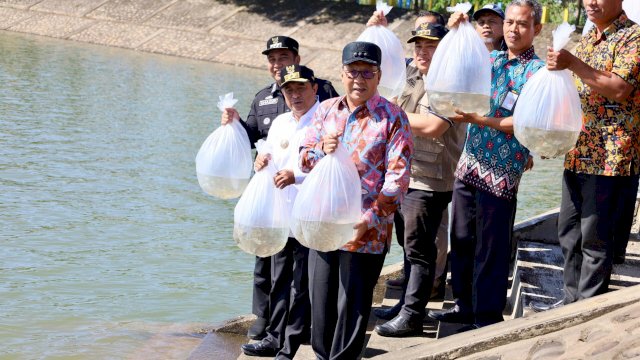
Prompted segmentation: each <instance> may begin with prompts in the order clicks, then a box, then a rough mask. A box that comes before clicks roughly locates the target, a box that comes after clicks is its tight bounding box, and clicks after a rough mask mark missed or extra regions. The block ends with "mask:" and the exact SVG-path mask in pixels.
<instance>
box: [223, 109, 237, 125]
mask: <svg viewBox="0 0 640 360" xmlns="http://www.w3.org/2000/svg"><path fill="white" fill-rule="evenodd" d="M234 120H240V114H238V111H237V110H236V109H234V108H226V109H224V111H223V112H222V117H221V118H220V124H222V125H227V124H229V123H231V122H232V121H234Z"/></svg>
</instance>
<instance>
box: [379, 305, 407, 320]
mask: <svg viewBox="0 0 640 360" xmlns="http://www.w3.org/2000/svg"><path fill="white" fill-rule="evenodd" d="M402 305H403V302H398V303H397V304H395V305H393V306H392V307H390V308H386V309H383V308H377V309H373V313H374V314H375V315H376V317H377V318H378V319H382V320H391V319H393V318H395V317H396V316H398V314H400V309H402Z"/></svg>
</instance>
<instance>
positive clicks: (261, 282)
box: [251, 256, 271, 319]
mask: <svg viewBox="0 0 640 360" xmlns="http://www.w3.org/2000/svg"><path fill="white" fill-rule="evenodd" d="M270 293H271V257H266V258H261V257H258V256H256V264H255V266H254V268H253V302H252V306H251V310H252V312H253V313H254V314H255V315H256V316H257V317H261V318H264V319H269V294H270Z"/></svg>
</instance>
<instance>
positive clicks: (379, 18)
mask: <svg viewBox="0 0 640 360" xmlns="http://www.w3.org/2000/svg"><path fill="white" fill-rule="evenodd" d="M377 25H380V26H387V25H388V23H387V18H386V17H385V16H384V13H383V12H382V10H380V11H374V12H373V15H371V17H370V18H369V21H367V27H369V26H377Z"/></svg>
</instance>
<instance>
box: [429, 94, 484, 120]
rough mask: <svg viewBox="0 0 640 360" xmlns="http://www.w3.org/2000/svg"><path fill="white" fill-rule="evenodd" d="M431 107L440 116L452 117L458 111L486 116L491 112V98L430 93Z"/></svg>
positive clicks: (478, 95) (477, 95) (476, 95)
mask: <svg viewBox="0 0 640 360" xmlns="http://www.w3.org/2000/svg"><path fill="white" fill-rule="evenodd" d="M428 96H429V105H430V106H431V108H432V109H433V110H434V111H435V112H436V113H438V114H440V115H443V116H446V117H450V116H455V115H457V114H456V113H455V111H454V110H456V109H458V110H461V111H463V112H466V113H477V114H478V115H486V114H487V113H488V112H489V109H490V104H489V96H488V95H481V94H470V93H454V92H441V91H433V90H431V91H428Z"/></svg>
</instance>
